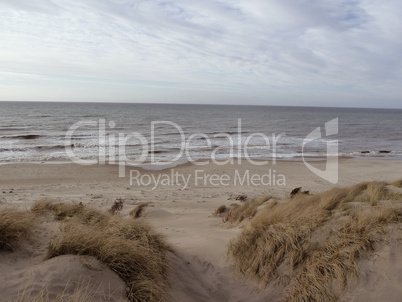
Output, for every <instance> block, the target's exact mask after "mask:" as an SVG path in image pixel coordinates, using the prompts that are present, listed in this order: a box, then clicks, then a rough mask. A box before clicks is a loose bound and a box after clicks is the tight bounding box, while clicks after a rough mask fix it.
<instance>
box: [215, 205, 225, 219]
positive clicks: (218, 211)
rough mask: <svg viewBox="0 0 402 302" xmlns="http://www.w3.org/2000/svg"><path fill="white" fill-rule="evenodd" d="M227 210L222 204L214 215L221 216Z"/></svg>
mask: <svg viewBox="0 0 402 302" xmlns="http://www.w3.org/2000/svg"><path fill="white" fill-rule="evenodd" d="M227 211H228V208H227V207H226V206H225V205H224V204H223V205H220V206H219V207H218V208H217V209H216V210H215V212H214V214H213V215H214V216H222V215H223V214H224V213H225V212H227Z"/></svg>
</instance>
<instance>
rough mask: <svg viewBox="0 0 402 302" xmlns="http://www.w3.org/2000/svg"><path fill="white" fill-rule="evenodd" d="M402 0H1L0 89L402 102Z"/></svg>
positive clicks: (5, 96) (140, 98) (266, 101)
mask: <svg viewBox="0 0 402 302" xmlns="http://www.w3.org/2000/svg"><path fill="white" fill-rule="evenodd" d="M401 14H402V1H400V0H383V1H379V0H356V1H343V0H325V1H323V0H277V1H274V0H272V1H268V0H221V1H211V0H202V1H200V0H174V1H170V0H164V1H162V0H139V1H125V0H32V1H26V0H0V100H20V101H88V102H140V103H201V104H211V103H216V104H246V105H247V104H255V105H289V106H329V107H333V106H335V107H379V108H402V39H401V37H402V18H401Z"/></svg>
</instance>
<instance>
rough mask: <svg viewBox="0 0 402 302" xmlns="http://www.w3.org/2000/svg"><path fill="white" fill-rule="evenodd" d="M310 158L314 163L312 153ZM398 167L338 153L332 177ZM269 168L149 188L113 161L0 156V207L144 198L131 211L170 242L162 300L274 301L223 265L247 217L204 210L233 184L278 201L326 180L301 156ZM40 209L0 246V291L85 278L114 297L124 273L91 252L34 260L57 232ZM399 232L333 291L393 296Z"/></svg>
mask: <svg viewBox="0 0 402 302" xmlns="http://www.w3.org/2000/svg"><path fill="white" fill-rule="evenodd" d="M318 165H319V166H320V165H321V167H322V164H321V163H318ZM398 167H401V163H400V161H381V160H355V159H347V160H342V161H341V165H340V181H339V184H337V185H336V186H349V185H352V184H356V183H360V182H363V181H372V180H382V181H394V180H396V179H400V178H401V176H402V175H401V173H400V169H399V168H398ZM194 169H195V168H194V167H193V166H190V165H185V166H182V167H177V168H175V171H177V172H180V173H193V172H194ZM202 169H203V170H204V172H205V173H211V174H213V173H217V174H223V173H227V174H230V173H234V170H235V169H239V170H240V171H241V172H243V171H246V170H250V171H253V172H254V173H265V172H266V167H259V166H252V165H248V164H247V163H244V164H242V165H241V166H213V165H209V166H203V167H202ZM275 170H276V172H277V173H282V174H283V175H285V176H286V185H285V186H257V187H256V186H248V185H245V184H243V185H229V186H213V185H210V184H209V185H207V186H196V185H195V184H194V183H193V184H190V185H189V186H188V187H187V188H186V189H184V190H182V187H180V185H179V184H177V183H176V184H175V185H172V186H166V187H158V188H156V189H155V190H152V187H151V186H148V187H144V186H140V187H139V186H131V185H130V182H129V179H128V178H118V177H117V176H118V174H117V168H116V167H112V166H92V167H81V166H75V165H35V164H13V165H3V166H0V186H1V188H0V208H4V207H12V208H15V209H19V210H22V211H29V210H30V207H31V206H32V204H33V203H34V202H35V201H37V200H39V199H43V198H48V199H51V200H53V201H55V202H64V203H75V204H79V203H80V202H82V204H83V205H85V206H90V207H94V208H96V209H100V210H102V211H106V210H107V209H109V208H110V207H111V206H112V205H113V203H114V202H115V200H116V199H118V198H119V199H122V200H123V209H122V211H121V212H119V213H118V214H117V215H120V216H121V217H129V212H130V211H131V210H133V209H134V208H135V207H136V206H137V205H138V204H140V203H141V202H147V203H148V205H147V206H146V207H145V208H144V209H143V211H142V213H141V218H140V220H144V221H146V222H147V223H149V224H150V225H151V226H152V227H153V229H154V230H155V231H156V232H158V233H160V234H163V235H164V236H165V237H166V240H167V242H169V244H170V245H171V246H172V247H173V251H174V252H173V253H172V252H169V261H170V264H171V267H172V269H171V270H170V273H169V274H170V275H169V276H170V280H171V284H170V287H171V293H170V296H169V297H168V300H169V301H267V300H269V301H281V300H282V299H283V290H284V287H281V286H279V285H278V284H268V286H264V285H261V284H259V283H258V282H255V281H251V280H248V281H247V280H245V279H244V278H243V277H241V276H237V275H234V273H233V271H232V270H231V268H230V266H231V265H232V264H233V263H232V262H230V261H228V259H227V256H226V251H227V246H228V244H229V242H230V241H231V240H233V239H234V238H235V237H236V236H238V235H239V234H240V233H241V231H242V230H243V229H244V228H245V227H247V225H249V221H248V219H246V220H244V221H243V222H242V223H240V224H236V225H229V224H228V223H223V221H222V217H220V216H219V215H218V216H215V215H213V214H214V212H215V210H216V209H217V208H218V207H219V206H221V205H226V206H227V207H230V205H231V204H233V203H238V204H241V203H242V202H241V201H239V200H236V197H237V196H238V195H241V194H244V195H247V196H248V198H249V199H252V198H258V197H261V196H264V195H270V196H274V197H275V198H276V199H278V200H279V201H283V200H286V199H287V198H288V195H289V193H290V191H291V190H292V189H293V188H295V187H300V186H301V187H303V190H309V191H310V192H311V193H314V194H316V193H319V192H323V191H325V190H328V189H331V188H332V187H334V185H331V184H329V183H327V182H325V181H324V180H322V179H320V178H319V177H318V176H315V175H314V174H312V173H311V172H310V171H309V170H307V169H306V167H305V166H304V165H303V164H302V163H291V162H281V163H277V165H276V166H275ZM141 173H143V174H150V173H154V174H158V173H162V172H158V171H141ZM395 190H397V189H395ZM3 192H4V193H3ZM351 206H352V205H351ZM262 208H263V207H262ZM259 210H261V208H259ZM46 219H47V220H44V221H42V222H41V223H39V224H38V226H37V227H36V228H35V229H34V233H33V234H32V236H31V239H29V240H28V241H27V240H25V241H23V242H22V243H21V246H20V247H18V248H16V249H15V250H14V251H13V252H10V251H1V252H0V259H1V261H0V272H1V273H0V286H1V288H0V293H1V294H0V295H1V299H0V300H1V301H16V297H18V296H19V297H21V292H22V293H24V289H25V290H26V289H27V288H30V287H29V285H32V286H33V287H34V288H35V290H36V292H37V291H40V289H42V288H46V289H47V291H48V293H49V297H51V298H53V297H55V296H56V295H57V294H59V293H60V291H61V292H63V290H64V293H66V294H73V293H74V290H77V288H78V289H79V286H78V285H79V284H86V285H88V282H89V285H88V286H87V287H86V289H88V288H90V289H91V293H92V294H93V296H94V297H96V298H95V299H94V300H93V301H98V300H99V299H98V298H100V297H102V296H106V297H110V301H121V300H124V299H125V296H124V292H125V285H124V282H123V281H122V280H121V279H120V278H119V277H118V276H117V275H116V274H115V273H113V272H112V271H111V270H110V269H108V268H107V267H105V266H104V265H103V264H101V263H99V262H98V261H97V260H95V259H94V258H92V257H87V256H85V257H81V256H80V257H77V256H71V255H64V256H58V257H56V258H52V259H49V260H45V261H44V258H45V256H46V253H47V248H48V244H49V242H50V241H51V240H54V239H55V238H57V236H58V235H59V222H55V221H54V220H52V219H50V218H49V217H47V218H46ZM400 240H401V232H400V229H396V230H394V233H393V234H392V236H391V237H390V239H389V241H388V242H389V244H384V246H383V247H382V248H380V249H378V250H376V253H375V254H374V256H373V257H372V258H369V259H363V260H362V261H361V262H359V269H360V270H361V272H362V274H361V278H359V279H358V280H357V281H356V283H355V284H351V285H348V287H347V289H346V292H345V294H344V295H343V297H342V298H341V299H343V300H344V301H363V300H364V301H379V300H383V301H385V300H386V301H399V300H398V298H399V297H400V288H399V285H398V284H400V282H401V276H402V274H401V271H400V269H398V268H400V267H402V262H401V259H400V257H399V255H400V251H401V245H400ZM88 263H90V265H87V264H88ZM24 286H25V287H24ZM26 293H28V292H26ZM33 294H35V292H34V293H33ZM17 301H18V299H17Z"/></svg>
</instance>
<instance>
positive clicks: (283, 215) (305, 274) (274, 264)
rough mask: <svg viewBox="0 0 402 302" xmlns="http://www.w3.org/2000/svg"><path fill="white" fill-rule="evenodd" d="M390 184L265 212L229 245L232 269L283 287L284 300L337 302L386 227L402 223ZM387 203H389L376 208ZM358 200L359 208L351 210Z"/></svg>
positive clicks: (301, 199) (339, 191) (305, 198)
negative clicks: (382, 202)
mask: <svg viewBox="0 0 402 302" xmlns="http://www.w3.org/2000/svg"><path fill="white" fill-rule="evenodd" d="M387 185H388V184H387V183H382V182H381V183H380V182H371V183H362V184H358V185H355V186H351V187H348V188H334V189H331V190H329V191H327V192H323V193H321V194H318V195H313V196H310V195H302V194H300V195H299V194H298V195H295V196H294V197H293V198H292V199H291V200H289V201H287V202H283V203H278V204H275V205H273V206H267V207H265V208H263V209H262V210H261V211H260V212H259V213H257V215H256V216H255V217H254V218H253V219H252V220H251V224H250V227H248V228H245V229H244V230H243V232H242V233H241V234H240V235H239V236H238V237H237V238H235V239H234V240H232V241H231V242H230V244H229V246H228V256H229V257H230V259H232V260H233V262H234V269H235V270H236V271H237V272H238V273H240V274H241V275H244V276H247V277H249V278H252V279H254V280H257V281H258V282H262V283H264V284H269V283H271V282H280V283H282V284H283V285H285V287H286V289H287V292H286V295H285V298H284V301H289V302H290V301H291V302H294V301H337V300H338V299H339V297H340V296H341V295H342V293H343V291H344V289H345V287H346V285H347V284H349V283H350V281H351V280H353V279H355V278H357V277H358V267H357V263H358V260H359V259H360V258H361V257H362V256H364V255H369V254H370V253H371V252H373V251H374V249H375V245H376V242H378V241H379V240H381V238H382V234H383V233H384V232H385V230H386V226H388V225H390V224H392V223H402V195H400V194H399V196H397V195H396V194H395V193H391V192H389V191H388V190H387V189H386V186H387ZM386 199H389V200H391V203H390V204H387V205H386V206H381V205H379V204H378V201H379V200H386ZM356 200H358V201H359V205H360V206H358V207H348V206H347V204H348V203H350V202H356Z"/></svg>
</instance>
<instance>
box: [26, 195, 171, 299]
mask: <svg viewBox="0 0 402 302" xmlns="http://www.w3.org/2000/svg"><path fill="white" fill-rule="evenodd" d="M70 209H71V211H70ZM32 210H33V211H34V212H39V213H43V212H46V211H53V212H54V213H55V214H56V218H57V219H59V218H60V217H64V220H63V221H64V222H63V224H62V226H61V234H60V236H59V237H58V238H57V239H55V240H53V241H52V242H51V243H50V245H49V248H48V253H47V256H46V259H50V258H53V257H57V256H60V255H67V254H72V255H87V256H93V257H95V258H97V259H98V260H99V261H100V262H102V263H104V264H105V265H106V266H108V267H109V268H110V269H111V270H112V271H114V272H115V273H116V274H117V275H118V276H119V277H120V278H122V280H123V281H124V282H125V283H126V284H127V296H128V298H129V300H130V301H151V302H153V301H163V300H164V299H166V298H167V296H168V289H169V284H168V272H169V259H168V252H169V251H172V249H171V248H170V246H169V245H168V244H167V243H166V242H165V239H164V237H163V236H161V235H159V234H157V233H155V232H154V231H153V230H152V228H151V227H150V226H148V225H147V224H145V223H144V222H143V221H139V220H133V219H131V218H128V217H127V218H123V217H117V216H116V215H113V214H111V213H110V212H101V211H99V210H95V209H91V208H88V207H86V206H83V205H69V204H60V203H52V202H49V201H42V202H39V203H37V204H35V205H34V206H33V208H32ZM60 213H62V215H60ZM67 217H68V219H65V218H67Z"/></svg>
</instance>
